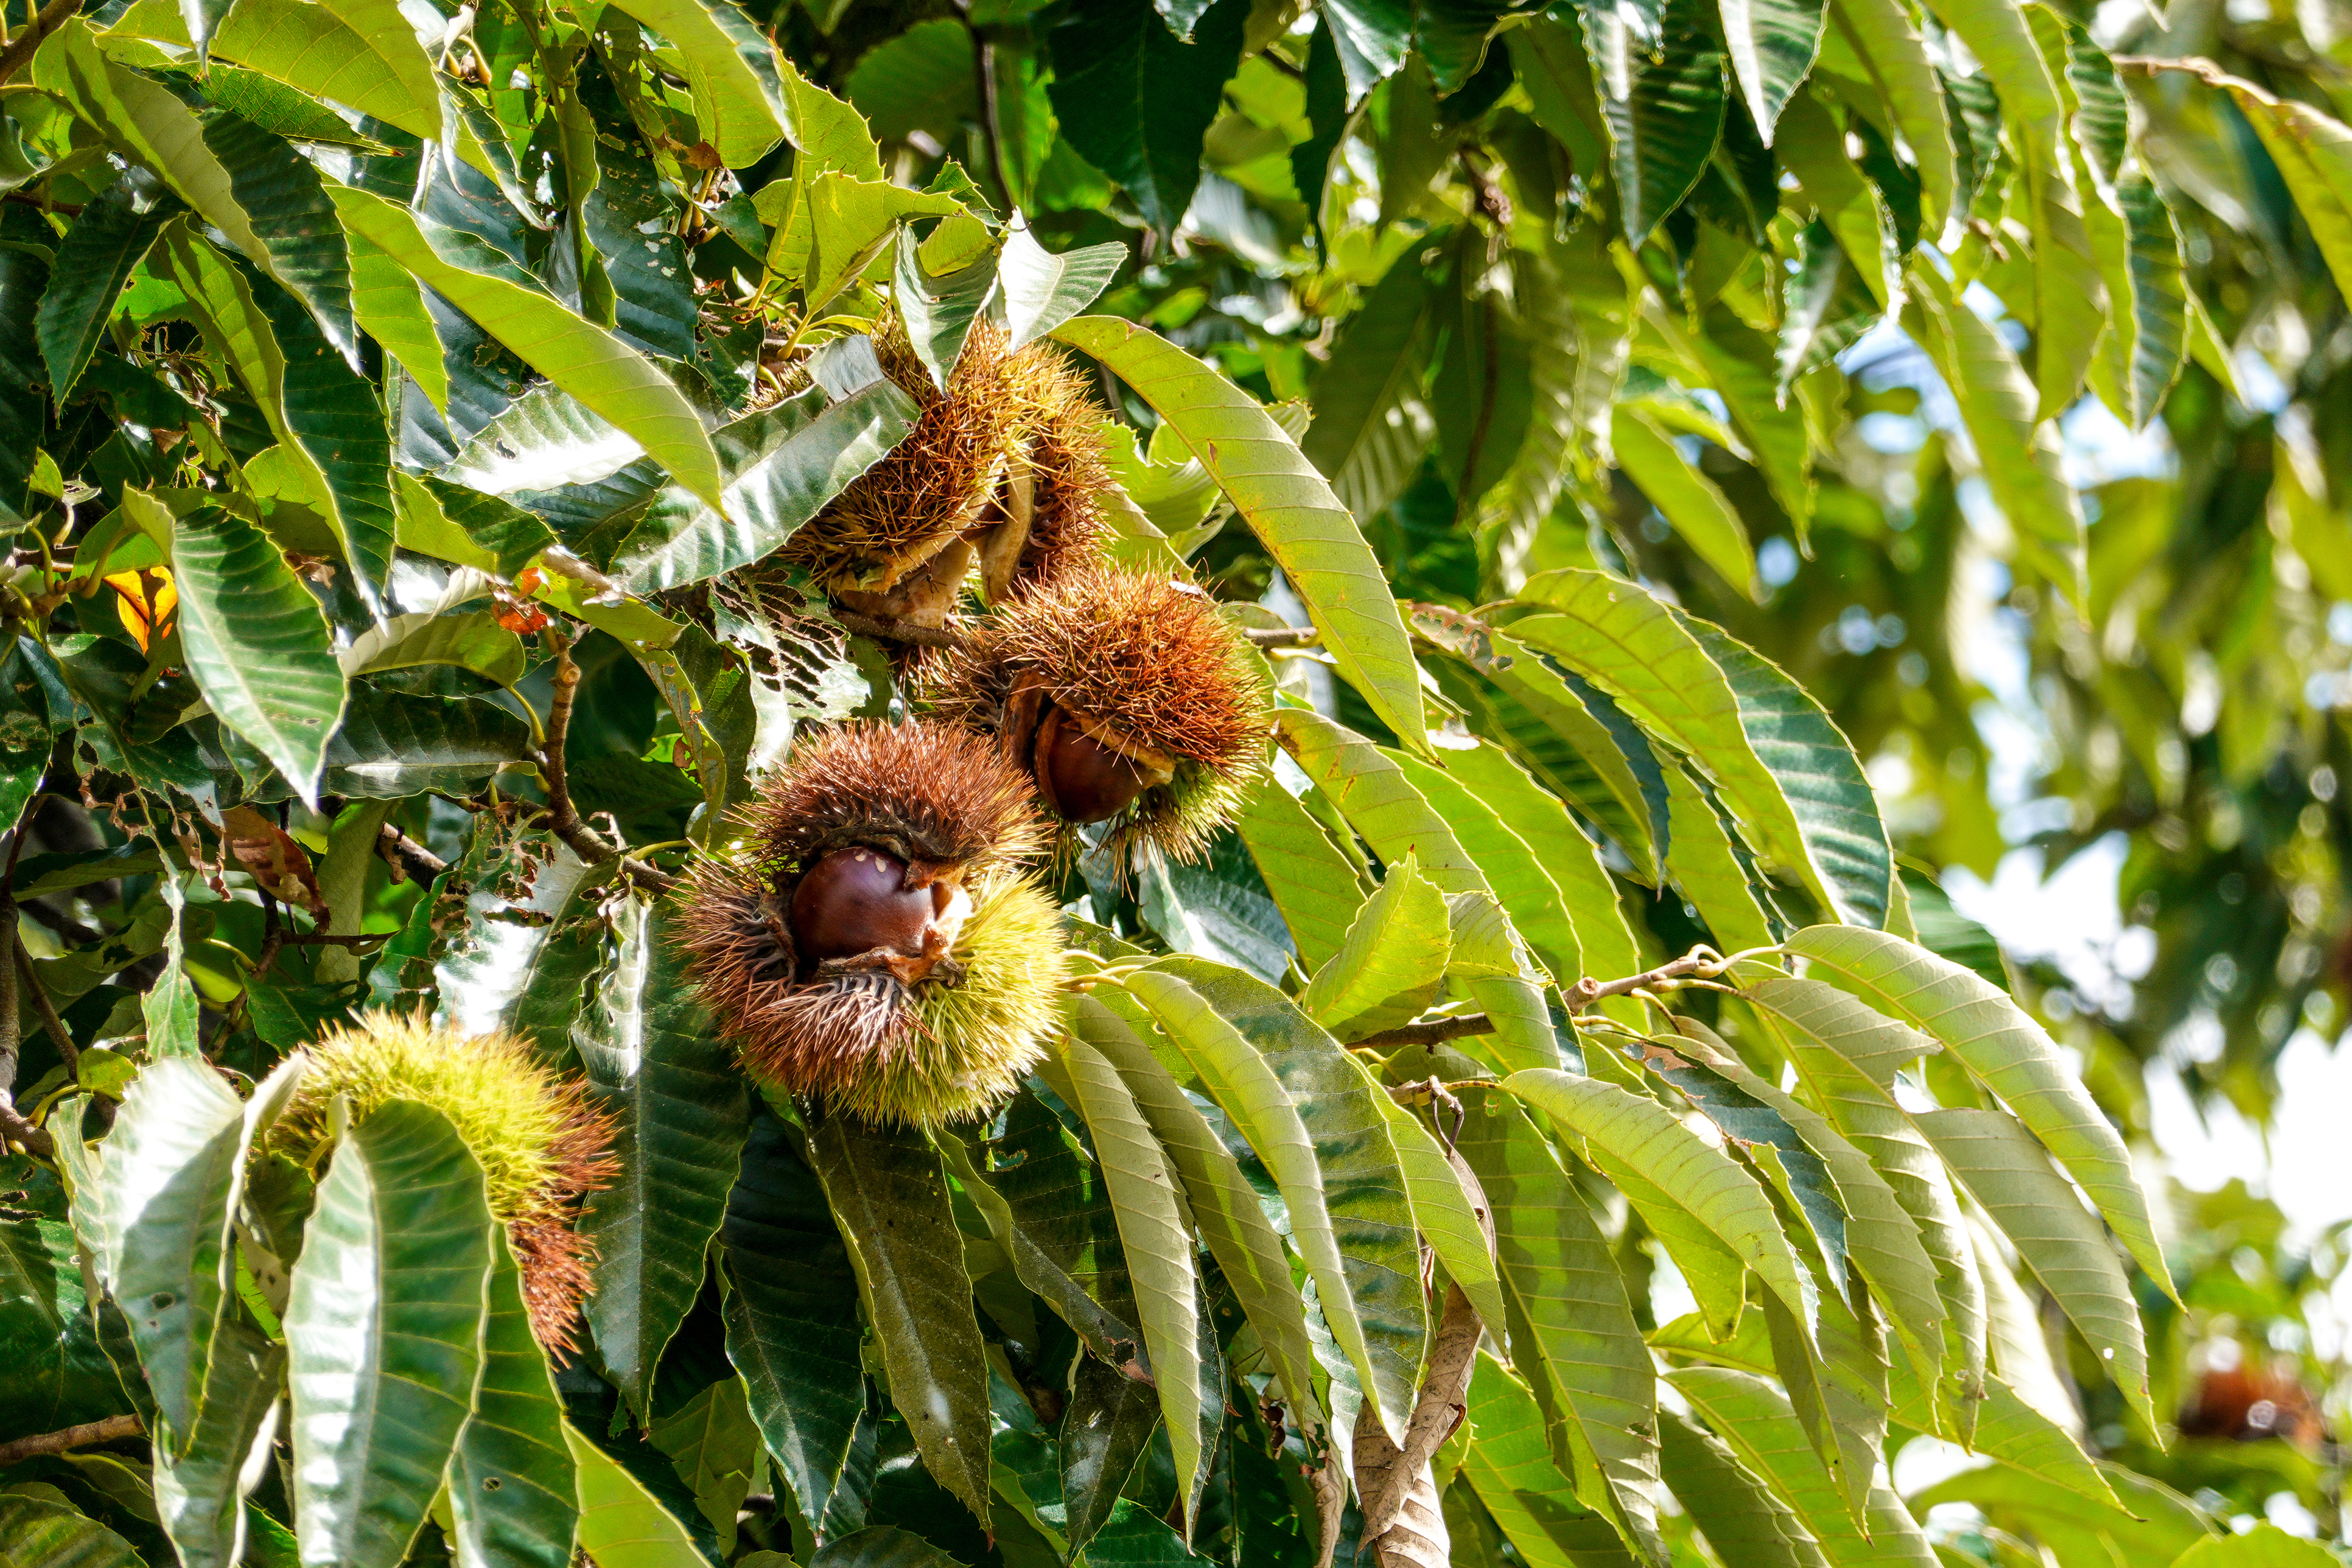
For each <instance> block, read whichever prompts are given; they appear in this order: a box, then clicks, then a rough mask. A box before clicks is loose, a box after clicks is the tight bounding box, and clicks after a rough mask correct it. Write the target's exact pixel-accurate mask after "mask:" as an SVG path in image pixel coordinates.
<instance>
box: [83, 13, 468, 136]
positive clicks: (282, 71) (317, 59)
mask: <svg viewBox="0 0 2352 1568" xmlns="http://www.w3.org/2000/svg"><path fill="white" fill-rule="evenodd" d="M134 18H135V19H137V20H140V21H152V19H153V18H152V14H151V12H150V9H149V8H148V7H146V6H136V7H133V10H132V12H131V16H128V17H126V18H125V21H124V24H123V25H125V26H128V25H130V24H131V22H132V20H133V19H134ZM118 30H120V28H118ZM141 36H143V37H163V38H164V39H165V40H166V41H170V42H185V41H187V40H186V37H185V34H184V32H182V33H181V34H180V35H179V36H178V37H172V35H171V34H169V33H168V32H164V31H163V30H160V29H156V30H147V29H142V35H141ZM212 53H213V58H214V59H215V60H222V59H227V60H233V61H235V62H236V64H238V65H241V66H245V67H247V68H250V69H252V70H257V71H259V72H261V73H262V74H263V75H265V76H268V77H274V78H275V79H278V80H279V81H282V82H284V83H286V84H287V85H288V86H289V87H293V88H298V89H301V90H302V91H303V92H305V93H310V94H313V95H315V96H317V97H319V98H321V99H327V100H332V101H333V102H335V103H339V104H341V105H342V106H344V107H345V108H348V109H353V110H359V111H360V112H361V113H362V114H366V115H372V116H373V117H374V118H375V119H378V120H381V121H383V122H384V123H385V124H387V125H395V126H398V127H399V128H400V129H401V130H403V131H405V132H408V133H409V134H410V135H412V136H421V137H424V138H425V139H426V140H428V141H429V140H432V139H434V138H436V137H437V136H439V135H440V133H441V114H440V110H439V108H438V107H437V106H438V103H439V101H440V100H439V94H438V92H437V90H436V88H435V85H434V68H433V59H432V57H431V56H430V55H428V54H426V53H425V47H424V45H422V44H421V43H419V42H418V41H417V37H416V29H415V27H413V26H405V25H404V21H403V19H402V17H401V15H400V7H399V5H398V4H397V3H396V0H321V3H318V4H308V3H304V0H251V3H250V4H247V3H246V0H239V3H238V4H237V5H233V6H231V7H230V8H229V13H228V16H227V17H226V20H224V21H223V22H222V24H221V27H220V31H219V32H217V33H215V35H214V36H213V43H212Z"/></svg>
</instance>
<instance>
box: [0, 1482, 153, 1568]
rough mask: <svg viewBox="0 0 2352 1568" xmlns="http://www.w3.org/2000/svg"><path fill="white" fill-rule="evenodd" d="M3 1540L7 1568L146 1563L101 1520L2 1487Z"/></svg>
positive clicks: (0, 1551)
mask: <svg viewBox="0 0 2352 1568" xmlns="http://www.w3.org/2000/svg"><path fill="white" fill-rule="evenodd" d="M45 1490H47V1491H49V1492H50V1493H51V1495H52V1496H56V1495H60V1494H58V1493H57V1491H56V1489H55V1488H46V1489H45ZM0 1543H5V1544H0V1564H5V1568H145V1564H144V1563H142V1562H141V1560H140V1556H139V1553H138V1552H134V1551H132V1550H131V1543H130V1542H127V1541H125V1540H123V1539H122V1537H121V1536H119V1535H117V1534H115V1533H114V1531H110V1530H109V1529H107V1528H106V1526H104V1525H102V1524H100V1523H99V1522H98V1521H96V1520H93V1519H88V1518H85V1517H83V1515H82V1514H81V1513H80V1512H79V1510H75V1509H73V1508H70V1507H68V1505H67V1504H65V1503H62V1502H52V1501H50V1500H48V1499H47V1498H39V1497H30V1496H26V1495H25V1494H23V1493H11V1492H0Z"/></svg>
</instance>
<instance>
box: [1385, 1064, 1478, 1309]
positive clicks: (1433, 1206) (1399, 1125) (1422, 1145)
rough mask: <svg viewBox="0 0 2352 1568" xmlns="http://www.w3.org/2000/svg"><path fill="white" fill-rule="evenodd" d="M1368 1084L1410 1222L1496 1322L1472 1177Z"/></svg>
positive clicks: (1474, 1303) (1458, 1157) (1451, 1153)
mask: <svg viewBox="0 0 2352 1568" xmlns="http://www.w3.org/2000/svg"><path fill="white" fill-rule="evenodd" d="M1358 1065H1359V1066H1362V1065H1363V1064H1361V1063H1359V1064H1358ZM1374 1088H1375V1089H1377V1090H1378V1092H1376V1093H1375V1094H1374V1095H1373V1097H1372V1103H1373V1104H1374V1105H1376V1106H1378V1107H1379V1108H1380V1111H1381V1115H1382V1116H1383V1117H1385V1118H1386V1119H1387V1121H1388V1124H1389V1136H1390V1138H1391V1139H1392V1140H1394V1142H1395V1143H1396V1151H1397V1163H1398V1165H1399V1166H1400V1167H1401V1168H1402V1170H1403V1172H1404V1183H1405V1192H1406V1195H1407V1196H1409V1197H1410V1198H1411V1199H1412V1220H1413V1224H1414V1225H1415V1226H1418V1227H1419V1228H1420V1231H1421V1234H1422V1235H1423V1237H1426V1238H1427V1239H1428V1242H1429V1245H1430V1248H1431V1250H1433V1251H1434V1252H1435V1253H1436V1254H1437V1260H1438V1262H1440V1263H1442V1264H1444V1266H1445V1272H1446V1275H1447V1277H1448V1278H1450V1279H1452V1280H1453V1281H1454V1283H1455V1284H1456V1285H1459V1286H1461V1287H1462V1293H1463V1294H1464V1295H1465V1296H1466V1297H1468V1298H1469V1300H1470V1304H1471V1305H1472V1306H1473V1307H1475V1308H1476V1309H1477V1310H1478V1317H1479V1320H1480V1321H1482V1322H1486V1323H1488V1324H1498V1323H1501V1322H1502V1321H1504V1319H1505V1317H1506V1315H1507V1314H1506V1310H1505V1308H1504V1305H1503V1291H1502V1283H1501V1277H1500V1276H1499V1275H1498V1274H1497V1273H1496V1265H1495V1253H1494V1248H1493V1247H1492V1245H1491V1244H1490V1243H1489V1242H1488V1241H1487V1239H1486V1227H1485V1226H1483V1225H1482V1224H1481V1223H1480V1221H1481V1217H1482V1216H1486V1217H1489V1218H1490V1217H1491V1214H1490V1213H1489V1211H1488V1208H1487V1204H1486V1194H1485V1193H1484V1192H1483V1191H1482V1190H1480V1188H1479V1186H1478V1178H1477V1177H1476V1176H1475V1175H1474V1174H1472V1173H1471V1171H1470V1167H1469V1166H1468V1165H1467V1164H1465V1163H1463V1161H1462V1157H1461V1155H1460V1154H1458V1153H1456V1152H1454V1151H1453V1150H1452V1149H1451V1148H1450V1147H1447V1148H1440V1147H1439V1146H1438V1142H1437V1139H1436V1137H1435V1135H1434V1134H1433V1133H1432V1132H1431V1131H1429V1129H1428V1128H1426V1127H1424V1126H1423V1125H1422V1122H1421V1118H1420V1117H1419V1116H1417V1115H1415V1114H1414V1113H1413V1112H1412V1111H1411V1110H1407V1109H1406V1108H1405V1107H1403V1106H1402V1105H1400V1104H1398V1103H1397V1102H1396V1100H1395V1099H1394V1098H1393V1097H1392V1096H1391V1095H1390V1094H1389V1093H1388V1091H1387V1090H1386V1089H1381V1087H1380V1086H1379V1085H1378V1084H1375V1085H1374Z"/></svg>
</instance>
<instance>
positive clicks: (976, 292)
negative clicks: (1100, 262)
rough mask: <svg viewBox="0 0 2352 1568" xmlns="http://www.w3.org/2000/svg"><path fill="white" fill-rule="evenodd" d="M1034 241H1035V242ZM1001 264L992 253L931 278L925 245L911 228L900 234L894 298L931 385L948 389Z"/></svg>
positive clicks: (892, 273)
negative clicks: (926, 264) (927, 265)
mask: <svg viewBox="0 0 2352 1568" xmlns="http://www.w3.org/2000/svg"><path fill="white" fill-rule="evenodd" d="M1031 243H1033V244H1034V243H1035V242H1034V241H1032V242H1031ZM998 268H999V262H998V260H997V258H996V256H995V255H994V254H993V253H992V252H982V255H981V257H980V258H979V259H977V260H975V261H971V262H968V263H966V264H965V265H964V266H963V267H961V268H958V269H957V270H955V271H952V272H949V273H945V274H941V275H936V276H935V275H933V274H932V273H930V272H929V271H927V270H925V268H924V267H923V260H922V244H921V242H920V241H919V239H917V238H916V237H915V231H914V229H913V228H912V227H911V226H905V227H901V228H900V229H899V230H898V253H897V255H896V256H895V257H894V258H893V259H892V262H891V270H890V300H891V303H892V304H894V305H896V306H897V307H898V320H899V321H900V322H901V323H902V324H903V325H904V326H905V327H906V329H907V340H908V342H910V343H912V344H913V345H914V350H915V357H916V358H917V359H919V360H920V361H922V362H923V368H924V369H925V370H927V371H929V373H930V376H931V384H932V385H933V386H936V387H938V388H939V389H940V391H942V392H944V391H946V390H947V384H948V377H950V375H952V374H955V367H956V362H957V361H958V360H959V359H961V358H962V356H963V343H964V339H965V338H967V337H969V336H971V324H972V323H973V322H974V321H978V320H979V319H980V313H981V310H982V309H983V308H984V307H985V306H986V305H987V303H988V301H989V300H990V298H991V297H992V295H993V293H994V291H995V289H996V287H997V282H998Z"/></svg>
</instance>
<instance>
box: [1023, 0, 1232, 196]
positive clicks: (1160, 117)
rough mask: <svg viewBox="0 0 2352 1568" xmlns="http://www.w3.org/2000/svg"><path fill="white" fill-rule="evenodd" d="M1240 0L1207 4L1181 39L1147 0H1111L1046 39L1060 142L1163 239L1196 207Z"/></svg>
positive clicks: (1088, 9) (1077, 15)
mask: <svg viewBox="0 0 2352 1568" xmlns="http://www.w3.org/2000/svg"><path fill="white" fill-rule="evenodd" d="M1248 16H1249V7H1248V6H1247V5H1245V4H1244V3H1243V0H1218V3H1217V4H1215V5H1212V6H1210V7H1209V9H1208V11H1207V13H1206V14H1205V15H1203V16H1202V18H1201V20H1200V23H1199V25H1198V26H1195V27H1194V28H1193V29H1192V39H1191V41H1190V42H1180V41H1179V40H1178V39H1177V37H1175V35H1174V34H1172V33H1171V32H1170V31H1169V30H1168V28H1167V26H1165V25H1164V24H1163V23H1162V22H1161V21H1160V17H1159V16H1158V15H1157V14H1156V13H1155V12H1154V11H1153V9H1152V7H1151V5H1150V0H1108V3H1105V4H1100V5H1089V6H1087V7H1086V8H1085V9H1083V10H1080V11H1076V12H1074V13H1072V14H1071V15H1070V16H1068V17H1067V18H1066V20H1065V21H1063V22H1062V23H1061V24H1060V25H1059V26H1056V27H1055V29H1054V30H1053V32H1052V34H1051V35H1050V39H1051V44H1052V47H1053V54H1054V79H1053V81H1052V83H1051V84H1050V85H1049V86H1048V87H1047V88H1046V92H1047V94H1048V95H1049V96H1050V98H1051V99H1052V100H1053V105H1054V113H1055V116H1056V117H1057V118H1058V119H1059V120H1060V121H1061V130H1062V137H1063V139H1064V140H1065V141H1066V142H1068V143H1069V145H1070V147H1071V149H1072V150H1073V151H1075V152H1076V153H1078V154H1079V155H1080V156H1081V157H1083V158H1085V159H1086V161H1087V163H1091V164H1093V165H1094V166H1095V167H1096V168H1097V169H1099V170H1101V171H1102V172H1103V173H1104V174H1108V175H1109V176H1110V177H1111V178H1112V179H1114V180H1116V181H1118V183H1119V184H1121V185H1123V186H1125V187H1126V189H1127V194H1128V195H1129V196H1131V197H1133V198H1134V200H1135V205H1136V206H1137V207H1138V208H1139V210H1140V211H1141V212H1142V214H1143V219H1144V221H1145V222H1146V223H1148V224H1150V226H1152V227H1153V228H1156V229H1159V230H1160V232H1161V233H1163V234H1164V233H1167V232H1168V231H1170V230H1171V229H1173V228H1174V227H1175V226H1176V225H1177V222H1178V220H1180V219H1181V218H1182V217H1183V216H1184V210H1185V208H1186V207H1188V206H1190V205H1192V191H1193V188H1194V187H1195V186H1196V185H1198V184H1200V179H1201V142H1202V137H1203V136H1204V135H1205V134H1206V133H1207V132H1208V129H1209V124H1210V122H1211V121H1213V120H1214V119H1215V118H1216V117H1217V110H1218V108H1219V106H1220V100H1222V97H1223V91H1224V86H1225V82H1226V80H1227V79H1229V78H1231V77H1232V75H1233V74H1234V67H1235V66H1237V65H1239V64H1240V63H1241V54H1242V31H1243V27H1244V24H1245V23H1246V22H1247V21H1248Z"/></svg>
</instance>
